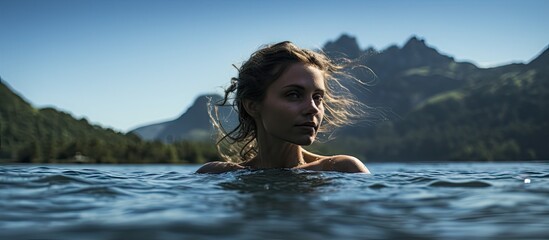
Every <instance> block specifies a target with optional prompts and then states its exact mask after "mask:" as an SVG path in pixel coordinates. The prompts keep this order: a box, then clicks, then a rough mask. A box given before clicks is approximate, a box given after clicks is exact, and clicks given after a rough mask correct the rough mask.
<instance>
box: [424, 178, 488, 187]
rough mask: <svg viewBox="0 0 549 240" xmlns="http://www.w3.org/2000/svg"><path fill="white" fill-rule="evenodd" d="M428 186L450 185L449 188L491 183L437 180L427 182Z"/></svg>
mask: <svg viewBox="0 0 549 240" xmlns="http://www.w3.org/2000/svg"><path fill="white" fill-rule="evenodd" d="M429 186H430V187H451V188H454V187H455V188H485V187H491V186H492V184H490V183H487V182H484V181H477V180H473V181H464V182H454V181H445V180H437V181H434V182H432V183H430V184H429Z"/></svg>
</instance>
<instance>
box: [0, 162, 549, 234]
mask: <svg viewBox="0 0 549 240" xmlns="http://www.w3.org/2000/svg"><path fill="white" fill-rule="evenodd" d="M548 166H549V164H548V162H537V163H501V164H482V163H455V164H448V163H441V164H436V163H431V164H369V165H368V167H369V168H370V169H371V170H372V172H374V174H371V175H367V174H343V173H334V172H310V171H303V170H262V171H248V170H241V171H236V172H231V173H225V174H194V171H195V170H196V168H197V167H198V166H168V165H166V166H162V165H158V166H106V165H101V166H96V165H72V166H71V165H48V166H38V167H37V166H33V165H6V166H0V229H1V230H2V231H0V239H128V238H130V239H182V238H185V239H204V238H212V239H264V238H265V239H363V238H374V239H385V238H396V239H409V238H414V239H463V238H482V239H486V238H488V239H544V238H545V236H547V235H548V230H547V229H548V228H547V226H549V167H548ZM525 179H529V180H530V181H529V182H528V181H525ZM527 182H528V183H527ZM29 229H32V231H29Z"/></svg>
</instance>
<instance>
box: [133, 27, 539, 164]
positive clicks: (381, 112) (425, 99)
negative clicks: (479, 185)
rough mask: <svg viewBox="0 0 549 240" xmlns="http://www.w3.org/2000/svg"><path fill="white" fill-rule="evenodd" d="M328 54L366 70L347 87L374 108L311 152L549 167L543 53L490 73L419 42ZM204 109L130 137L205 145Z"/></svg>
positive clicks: (332, 46) (334, 48) (339, 45)
mask: <svg viewBox="0 0 549 240" xmlns="http://www.w3.org/2000/svg"><path fill="white" fill-rule="evenodd" d="M322 51H324V52H325V53H327V54H328V56H329V57H331V58H333V59H336V60H337V59H338V58H342V57H343V58H346V59H349V60H351V61H352V62H353V63H355V64H357V65H360V66H366V67H368V69H365V68H360V67H359V68H355V69H354V70H351V71H350V73H351V74H352V75H353V76H354V77H356V78H357V79H360V80H362V81H364V82H366V84H367V86H366V87H365V86H364V85H362V84H356V82H353V81H349V79H342V81H343V84H344V85H345V86H346V87H347V88H348V89H350V90H351V91H352V92H353V93H354V94H355V95H356V96H357V98H358V100H360V101H361V102H363V103H365V104H367V105H368V106H369V108H368V109H367V114H368V116H367V119H364V122H363V123H361V124H357V125H354V126H349V127H345V128H343V129H340V130H339V131H338V132H336V136H337V138H336V139H337V141H332V142H330V143H329V144H323V145H319V144H315V145H313V146H311V148H313V149H314V150H317V151H320V152H321V153H324V154H335V153H348V154H355V155H357V156H359V157H360V158H362V159H367V160H368V161H382V160H392V161H407V160H419V161H425V160H488V161H495V160H533V159H549V153H548V149H549V146H547V143H546V142H547V141H546V139H547V138H548V137H549V136H548V133H549V129H548V126H547V123H546V119H549V116H548V115H549V114H548V112H547V111H548V109H549V106H547V103H549V99H548V96H549V91H548V86H547V84H548V83H549V67H548V66H549V50H548V49H547V48H546V49H545V50H544V51H543V52H542V53H541V54H540V55H539V56H538V57H536V58H535V59H534V60H532V61H531V62H530V63H528V64H523V63H515V64H509V65H504V66H499V67H494V68H478V67H477V66H475V65H474V64H472V63H469V62H458V61H456V60H455V59H454V58H453V57H451V56H447V55H444V54H442V53H440V52H439V51H438V50H437V49H436V48H434V47H432V46H430V45H428V44H427V42H426V41H425V40H423V39H421V38H419V37H417V36H412V37H410V38H409V39H408V40H407V41H406V42H405V43H404V44H403V45H402V47H399V46H396V45H393V46H390V47H388V48H386V49H383V50H376V49H374V48H371V47H370V48H368V49H364V50H363V49H360V47H359V45H358V42H357V40H356V38H355V37H352V36H350V35H348V34H344V35H342V36H341V37H339V38H338V39H336V40H335V41H329V42H327V43H326V45H325V46H324V47H323V49H322ZM218 97H219V96H218ZM205 105H206V104H205V101H204V97H203V96H202V97H200V98H199V99H197V101H196V102H195V103H194V104H193V106H192V107H191V108H189V110H187V111H186V112H185V113H184V114H183V115H181V116H180V117H179V118H177V119H175V120H173V121H168V122H163V123H158V124H153V125H149V126H145V127H142V128H138V129H136V130H134V131H133V132H134V133H136V134H138V135H140V136H142V137H143V138H145V139H156V140H162V141H165V142H170V141H173V140H177V139H193V137H192V136H193V134H192V132H193V131H194V132H199V133H201V134H196V135H201V136H202V137H204V136H206V135H207V134H206V133H207V132H209V131H211V130H210V126H209V125H208V124H206V123H207V121H208V118H207V111H206V110H205V109H206V106H205ZM225 114H226V113H225ZM191 116H194V117H191ZM193 118H196V119H194V120H193ZM194 139H197V138H194Z"/></svg>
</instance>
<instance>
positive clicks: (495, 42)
mask: <svg viewBox="0 0 549 240" xmlns="http://www.w3.org/2000/svg"><path fill="white" fill-rule="evenodd" d="M548 12H549V1H545V0H539V1H532V0H517V1H506V0H498V1H493V0H490V1H485V0H472V1H471V0H460V1H444V0H438V1H416V0H414V1H390V0H389V1H335V0H334V1H285V0H273V1H192V0H188V1H183V0H181V1H175V0H174V1H158V0H157V1H152V0H151V1H139V0H105V1H102V0H66V1H61V0H32V1H29V0H0V34H1V36H0V76H1V77H2V78H3V79H4V80H5V81H6V82H7V83H8V84H9V85H10V86H11V87H12V88H13V89H14V90H16V92H18V93H20V94H21V95H23V96H24V97H25V98H26V99H27V100H28V101H30V102H31V103H32V104H33V105H34V106H35V107H45V106H54V107H56V108H58V109H60V110H62V111H67V112H69V113H71V114H73V116H75V117H77V118H80V117H86V118H87V119H88V120H89V121H90V122H92V123H94V124H99V125H101V126H104V127H111V128H114V129H115V130H118V131H127V130H130V129H132V128H134V127H137V126H141V125H144V124H149V123H154V122H159V121H164V120H170V119H173V118H176V117H177V116H179V115H180V114H181V113H182V112H184V111H185V110H186V108H187V107H189V106H190V104H192V101H193V100H194V99H195V98H196V97H197V96H198V95H200V94H204V93H212V92H221V88H220V87H221V86H225V85H226V84H227V83H228V82H229V79H230V78H231V77H232V76H234V75H235V74H236V70H235V69H234V68H233V67H232V66H231V64H237V65H238V64H239V63H241V62H242V61H244V60H246V59H247V57H248V56H249V55H250V54H251V53H252V52H253V51H254V50H256V49H257V48H258V47H260V46H261V45H263V44H266V43H274V42H278V41H283V40H291V41H293V42H295V43H296V44H298V45H300V46H302V47H306V48H320V47H321V46H323V45H324V44H325V43H326V42H327V41H330V40H335V39H336V38H337V37H339V36H340V35H341V34H342V33H348V34H350V35H352V36H355V37H356V38H357V40H358V41H359V45H360V46H361V47H362V48H366V47H369V46H373V47H374V48H376V49H378V50H383V49H385V48H387V47H388V46H390V45H394V44H396V45H398V46H402V44H403V43H405V42H406V40H407V39H409V38H410V36H412V35H417V36H419V37H420V38H423V39H425V40H426V42H427V44H428V45H430V46H432V47H435V48H436V49H438V50H439V51H440V52H442V53H445V54H448V55H451V56H453V57H455V58H456V59H457V60H460V61H471V62H473V63H475V64H477V65H479V66H483V67H488V66H496V65H501V64H506V63H510V62H528V61H530V60H531V59H532V58H533V57H535V56H536V55H537V54H538V53H540V52H541V51H542V50H543V49H544V48H545V47H547V46H548V44H549V30H547V29H548V26H549V14H547V13H548Z"/></svg>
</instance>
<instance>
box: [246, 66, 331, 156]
mask: <svg viewBox="0 0 549 240" xmlns="http://www.w3.org/2000/svg"><path fill="white" fill-rule="evenodd" d="M325 91H326V88H325V86H324V75H323V74H322V72H321V71H320V70H319V69H318V68H316V67H314V66H310V65H306V64H303V63H295V64H293V65H291V66H290V67H289V68H288V69H287V70H286V71H285V72H284V73H283V74H282V76H280V78H279V79H277V80H275V81H274V82H273V83H272V84H271V85H270V86H269V87H268V88H267V93H266V95H265V99H264V100H263V101H262V102H261V103H260V104H259V114H258V117H257V118H256V123H257V126H258V128H263V131H259V132H258V133H260V132H264V134H267V135H268V136H269V137H273V138H275V139H279V140H283V141H286V142H291V143H294V144H297V145H310V144H311V143H313V141H314V140H315V138H316V135H317V131H318V129H319V127H320V124H321V122H322V118H323V117H324V105H323V97H324V94H325ZM257 121H259V122H257Z"/></svg>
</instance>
